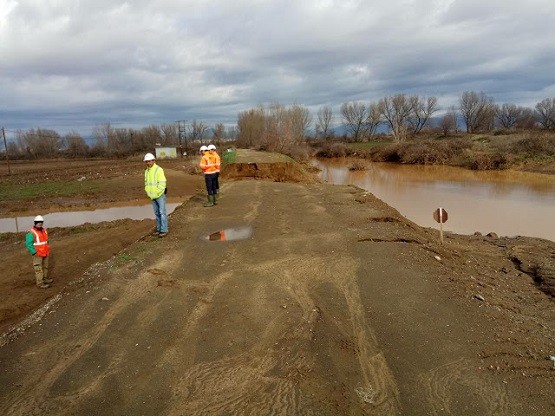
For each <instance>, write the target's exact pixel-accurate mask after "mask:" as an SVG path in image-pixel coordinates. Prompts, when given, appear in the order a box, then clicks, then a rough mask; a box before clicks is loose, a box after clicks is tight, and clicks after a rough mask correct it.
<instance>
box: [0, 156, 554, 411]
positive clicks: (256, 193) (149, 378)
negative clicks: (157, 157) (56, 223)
mask: <svg viewBox="0 0 555 416" xmlns="http://www.w3.org/2000/svg"><path fill="white" fill-rule="evenodd" d="M252 162H253V163H261V161H260V160H256V158H253V161H252ZM237 226H250V227H252V230H253V235H252V237H251V238H248V239H246V240H241V241H229V242H209V241H207V240H206V239H205V238H204V237H206V236H207V235H209V234H210V233H212V232H214V231H218V230H222V229H227V228H230V227H237ZM170 227H171V232H170V235H169V236H168V237H166V238H165V239H157V238H151V237H148V238H145V239H142V240H141V241H139V242H138V243H136V244H133V245H132V246H130V247H129V248H127V249H126V250H125V251H124V252H120V253H119V254H118V256H116V257H114V258H112V259H111V260H109V261H106V262H103V263H100V264H95V265H94V266H93V267H91V268H90V269H88V270H87V272H86V273H85V274H84V275H83V276H82V279H80V280H79V281H78V282H77V283H76V284H75V285H74V286H73V290H71V291H68V292H64V293H63V294H62V296H60V297H59V298H58V299H56V302H55V303H54V302H53V303H52V305H50V307H49V308H43V311H42V312H43V317H42V319H41V320H40V322H38V323H35V324H33V325H30V326H28V327H25V328H24V329H25V330H24V332H23V333H22V334H21V336H19V337H17V338H15V339H13V340H12V341H11V342H9V343H7V344H6V345H4V346H3V347H2V348H0V362H1V363H2V369H3V371H2V372H0V385H1V386H3V387H5V388H3V389H2V390H1V392H0V413H2V414H10V415H12V414H13V415H19V414H21V415H23V414H25V415H33V414H61V415H64V414H67V415H70V414H71V415H75V414H78V415H86V414H98V413H102V414H107V415H109V414H113V415H116V414H158V415H185V414H186V415H208V414H218V415H224V414H234V415H235V414H237V415H254V414H256V415H260V414H279V415H315V414H318V415H344V414H350V415H392V414H398V415H405V414H411V415H440V414H442V415H477V414H479V415H498V414H502V415H524V414H534V415H552V414H554V413H555V399H554V398H553V394H552V392H553V391H554V388H555V371H554V370H553V362H551V361H549V360H548V359H547V356H548V355H550V354H551V355H555V354H554V351H555V342H554V339H555V337H554V335H555V333H554V329H553V326H552V325H553V322H554V318H555V310H554V308H553V298H552V297H551V296H549V295H547V294H546V293H545V292H543V291H542V290H540V289H539V288H538V286H537V282H535V281H534V279H533V278H532V277H531V276H530V275H528V274H526V273H528V271H527V270H528V268H529V266H526V265H527V264H532V263H533V262H536V263H537V264H540V263H541V265H542V266H541V267H540V268H538V267H532V269H534V270H536V271H535V272H534V273H536V272H537V270H539V269H541V270H543V271H542V272H541V273H543V274H544V275H545V274H546V271H548V270H550V267H551V266H550V265H549V264H548V263H547V262H542V260H541V258H540V257H537V256H534V253H535V252H536V250H535V249H534V250H532V249H530V248H525V247H541V249H542V250H544V251H543V252H544V253H545V254H546V255H547V258H548V259H549V258H550V256H551V258H552V256H553V253H554V252H553V243H551V242H547V241H542V240H536V239H521V240H499V239H493V238H489V237H474V236H473V237H468V236H450V237H449V238H447V240H446V242H445V244H443V245H440V244H439V242H438V241H437V240H438V238H437V237H438V236H437V235H436V233H435V232H434V231H432V230H426V229H422V228H420V227H418V226H416V225H415V224H413V223H411V222H409V221H407V220H406V219H404V218H403V217H402V216H401V215H399V214H398V213H397V212H396V211H395V210H393V209H392V208H390V207H388V206H387V205H385V204H384V203H382V202H381V201H379V200H377V199H376V198H374V197H373V196H372V195H370V194H368V193H366V192H364V191H362V190H360V189H357V188H354V187H347V186H331V185H325V184H318V183H312V184H306V183H289V182H279V183H276V182H272V181H264V180H242V181H233V182H229V181H228V182H226V183H224V184H223V186H222V195H221V198H220V201H219V204H218V205H217V206H216V207H213V208H203V207H202V204H201V198H200V197H194V198H192V199H191V200H189V201H188V202H187V203H186V204H185V205H184V206H183V207H181V208H179V209H177V210H176V211H175V212H174V214H173V215H172V218H171V224H170ZM525 256H532V257H528V258H526V259H525V258H524V257H525ZM515 258H518V259H520V260H518V261H517V260H515ZM536 280H537V279H536ZM36 320H38V317H37V319H36Z"/></svg>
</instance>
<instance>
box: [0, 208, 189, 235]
mask: <svg viewBox="0 0 555 416" xmlns="http://www.w3.org/2000/svg"><path fill="white" fill-rule="evenodd" d="M179 205H181V203H167V204H166V211H167V213H168V214H170V213H172V212H173V211H174V210H175V209H176V208H177V207H178V206H179ZM42 216H43V217H44V226H45V228H52V227H75V226H78V225H82V224H85V223H87V222H88V223H91V224H96V223H99V222H104V221H114V220H122V219H131V220H144V219H148V218H152V219H154V211H153V210H152V205H151V204H148V205H140V206H127V207H115V208H106V209H96V210H94V211H72V212H53V213H49V214H44V215H42ZM33 218H35V216H30V217H11V218H0V233H18V232H22V231H26V230H28V229H29V228H31V227H32V226H33Z"/></svg>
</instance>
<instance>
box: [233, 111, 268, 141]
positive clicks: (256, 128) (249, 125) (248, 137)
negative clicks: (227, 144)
mask: <svg viewBox="0 0 555 416" xmlns="http://www.w3.org/2000/svg"><path fill="white" fill-rule="evenodd" d="M264 119H265V116H264V108H263V107H258V108H253V109H250V110H247V111H243V112H240V113H239V117H238V119H237V146H239V147H244V148H250V147H255V146H257V145H259V144H260V142H261V140H262V135H263V133H264Z"/></svg>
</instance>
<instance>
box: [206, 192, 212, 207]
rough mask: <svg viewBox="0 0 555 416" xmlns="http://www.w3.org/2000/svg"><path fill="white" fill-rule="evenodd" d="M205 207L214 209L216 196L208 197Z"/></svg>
mask: <svg viewBox="0 0 555 416" xmlns="http://www.w3.org/2000/svg"><path fill="white" fill-rule="evenodd" d="M204 206H205V207H213V206H214V196H213V195H208V202H207V203H206V204H204Z"/></svg>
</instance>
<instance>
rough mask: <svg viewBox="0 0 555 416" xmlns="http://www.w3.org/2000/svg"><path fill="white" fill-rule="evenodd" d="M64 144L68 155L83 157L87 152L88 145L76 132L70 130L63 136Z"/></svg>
mask: <svg viewBox="0 0 555 416" xmlns="http://www.w3.org/2000/svg"><path fill="white" fill-rule="evenodd" d="M63 142H64V146H65V148H66V151H67V154H68V155H69V156H70V157H75V158H76V157H85V156H87V154H88V153H89V146H88V145H87V143H86V142H85V140H84V139H83V137H81V135H80V134H79V133H77V132H70V133H68V134H66V135H65V136H64V139H63Z"/></svg>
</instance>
